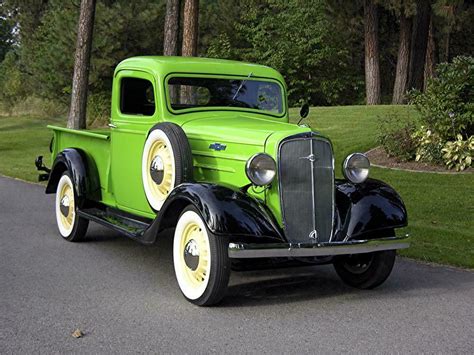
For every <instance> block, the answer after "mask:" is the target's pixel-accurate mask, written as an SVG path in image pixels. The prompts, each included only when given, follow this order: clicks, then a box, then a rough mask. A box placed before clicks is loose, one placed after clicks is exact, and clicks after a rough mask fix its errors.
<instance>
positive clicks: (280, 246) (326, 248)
mask: <svg viewBox="0 0 474 355" xmlns="http://www.w3.org/2000/svg"><path fill="white" fill-rule="evenodd" d="M409 246H410V243H409V238H406V237H391V238H381V239H371V240H354V241H350V242H332V243H319V244H310V243H305V244H291V243H268V244H255V243H254V244H246V243H229V249H228V250H229V251H228V253H229V258H242V259H249V258H280V257H286V258H287V257H313V256H333V255H349V254H362V253H372V252H376V251H383V250H396V249H406V248H408V247H409Z"/></svg>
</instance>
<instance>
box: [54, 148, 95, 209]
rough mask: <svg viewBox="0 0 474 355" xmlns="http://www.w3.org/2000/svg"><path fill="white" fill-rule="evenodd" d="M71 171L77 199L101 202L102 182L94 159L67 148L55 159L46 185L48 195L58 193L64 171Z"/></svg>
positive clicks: (76, 149) (77, 150)
mask: <svg viewBox="0 0 474 355" xmlns="http://www.w3.org/2000/svg"><path fill="white" fill-rule="evenodd" d="M66 170H67V171H69V172H70V174H71V177H72V182H73V184H74V189H75V192H76V194H77V197H78V198H79V199H80V200H83V199H85V198H86V197H87V198H88V199H93V200H97V201H99V200H100V182H99V174H98V171H97V167H96V165H95V163H94V161H93V159H92V158H90V157H89V158H88V157H87V155H86V153H85V152H84V151H82V150H81V149H78V148H66V149H64V150H63V151H61V152H59V153H58V155H56V158H55V159H54V163H53V166H52V168H51V173H50V176H49V179H48V184H47V185H46V191H45V192H46V193H47V194H52V193H55V192H56V188H57V186H58V183H59V179H60V178H61V175H62V174H63V173H64V171H66Z"/></svg>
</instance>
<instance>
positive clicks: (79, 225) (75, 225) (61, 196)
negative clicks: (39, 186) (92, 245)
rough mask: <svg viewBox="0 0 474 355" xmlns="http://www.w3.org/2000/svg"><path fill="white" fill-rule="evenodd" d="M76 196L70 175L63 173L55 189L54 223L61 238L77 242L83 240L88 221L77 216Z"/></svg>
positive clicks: (66, 172)
mask: <svg viewBox="0 0 474 355" xmlns="http://www.w3.org/2000/svg"><path fill="white" fill-rule="evenodd" d="M76 212H77V194H76V192H75V191H74V184H73V183H72V178H71V175H70V174H69V172H68V171H65V172H64V173H63V175H62V176H61V178H60V179H59V182H58V186H57V188H56V223H57V225H58V230H59V233H60V234H61V236H62V237H63V238H64V239H66V240H68V241H70V242H77V241H80V240H82V239H83V238H84V236H85V234H86V232H87V227H88V226H89V221H88V220H87V219H85V218H82V217H79V216H78V215H77V213H76Z"/></svg>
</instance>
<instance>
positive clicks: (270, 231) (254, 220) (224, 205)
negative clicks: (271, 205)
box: [144, 183, 285, 243]
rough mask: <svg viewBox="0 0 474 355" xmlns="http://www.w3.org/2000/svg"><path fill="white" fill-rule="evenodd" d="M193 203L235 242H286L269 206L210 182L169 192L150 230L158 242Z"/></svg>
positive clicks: (151, 239) (151, 237) (217, 230)
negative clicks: (157, 237)
mask: <svg viewBox="0 0 474 355" xmlns="http://www.w3.org/2000/svg"><path fill="white" fill-rule="evenodd" d="M189 205H193V206H194V207H195V208H196V209H197V210H198V211H199V213H200V214H201V217H202V218H203V220H204V222H205V223H206V225H207V227H208V228H209V230H210V231H211V232H212V233H213V234H215V235H217V236H228V237H229V240H230V241H231V242H233V241H239V242H242V241H245V242H256V243H259V242H283V241H285V238H284V237H283V233H282V231H281V229H280V227H279V226H278V224H277V223H276V222H275V221H274V218H273V217H272V215H271V214H270V212H269V211H268V210H267V209H266V208H265V206H264V205H263V204H261V203H259V202H258V201H257V200H255V199H253V198H251V197H249V196H247V195H246V194H244V193H242V192H240V191H234V190H232V189H230V188H227V187H224V186H220V185H215V184H209V183H184V184H181V185H179V186H177V187H176V188H174V189H173V191H172V192H171V193H170V195H169V196H168V198H167V200H166V202H165V203H164V205H163V208H162V209H161V210H160V213H159V214H158V217H157V218H156V219H155V220H154V222H153V223H152V225H151V226H150V228H149V229H148V230H147V232H146V234H147V235H146V236H144V237H145V239H146V240H148V241H149V242H154V241H155V240H156V236H157V235H158V234H159V233H160V232H162V231H163V230H164V229H166V228H171V227H174V226H175V225H176V223H177V221H178V219H179V216H180V214H181V213H182V211H183V210H184V209H185V208H186V207H187V206H189Z"/></svg>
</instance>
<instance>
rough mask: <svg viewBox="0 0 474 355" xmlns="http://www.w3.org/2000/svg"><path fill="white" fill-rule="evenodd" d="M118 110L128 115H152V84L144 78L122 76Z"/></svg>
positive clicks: (153, 97)
mask: <svg viewBox="0 0 474 355" xmlns="http://www.w3.org/2000/svg"><path fill="white" fill-rule="evenodd" d="M120 111H121V112H122V113H125V114H128V115H143V116H153V114H154V113H155V93H154V92H153V84H152V83H151V82H150V81H148V80H145V79H137V78H122V80H121V81H120Z"/></svg>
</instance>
